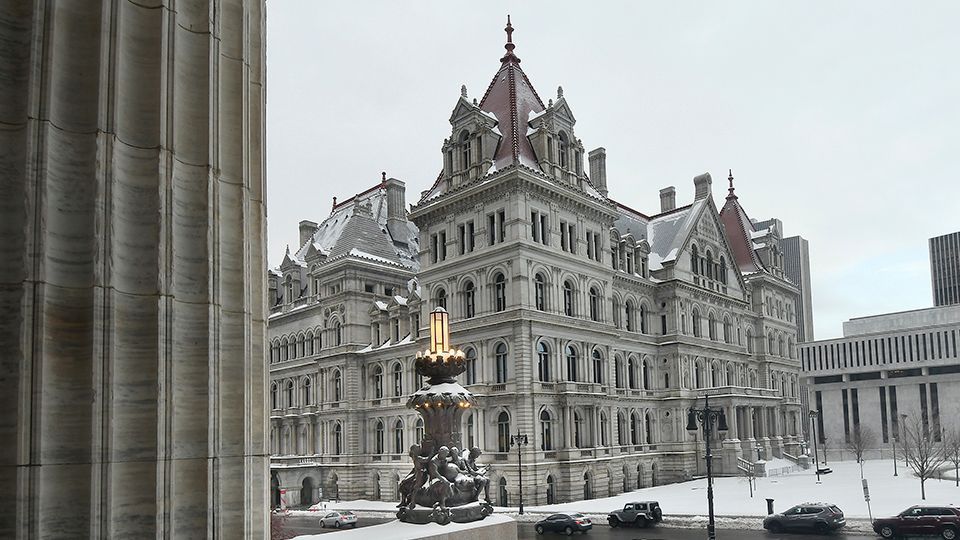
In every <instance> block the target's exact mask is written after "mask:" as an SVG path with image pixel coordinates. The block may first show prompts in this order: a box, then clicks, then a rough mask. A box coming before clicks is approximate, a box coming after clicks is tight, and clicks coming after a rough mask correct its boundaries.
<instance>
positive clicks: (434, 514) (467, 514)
mask: <svg viewBox="0 0 960 540" xmlns="http://www.w3.org/2000/svg"><path fill="white" fill-rule="evenodd" d="M492 513H493V506H492V505H491V504H490V503H488V502H484V501H475V502H471V503H467V504H464V505H463V506H451V507H447V508H446V509H442V508H440V504H439V503H438V504H435V505H434V507H433V508H427V507H423V506H418V507H416V508H413V509H409V508H407V507H403V508H400V510H398V511H397V519H399V520H400V521H404V522H407V523H419V524H425V523H439V524H440V525H446V524H447V523H450V522H451V521H452V522H454V523H469V522H471V521H477V520H481V519H483V518H485V517H487V516H489V515H490V514H492Z"/></svg>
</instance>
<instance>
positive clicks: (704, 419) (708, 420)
mask: <svg viewBox="0 0 960 540" xmlns="http://www.w3.org/2000/svg"><path fill="white" fill-rule="evenodd" d="M697 422H699V423H700V425H702V426H703V432H704V437H703V439H704V441H705V442H706V446H707V447H706V451H707V511H708V513H709V516H708V517H709V521H708V522H707V538H708V540H716V538H717V535H716V531H715V529H714V523H713V454H712V453H711V452H710V434H711V433H712V431H713V423H714V422H716V423H717V431H718V432H720V431H723V432H726V431H727V415H726V414H724V412H723V409H722V408H717V409H711V408H710V396H705V397H704V403H703V408H702V409H697V408H695V407H690V409H689V410H688V411H687V431H690V432H696V431H697V430H698V429H699V428H698V426H697Z"/></svg>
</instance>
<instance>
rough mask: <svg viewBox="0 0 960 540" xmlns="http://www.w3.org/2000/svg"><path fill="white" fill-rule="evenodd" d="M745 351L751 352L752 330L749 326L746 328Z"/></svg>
mask: <svg viewBox="0 0 960 540" xmlns="http://www.w3.org/2000/svg"><path fill="white" fill-rule="evenodd" d="M747 352H748V353H752V352H753V332H751V331H750V329H749V328H747Z"/></svg>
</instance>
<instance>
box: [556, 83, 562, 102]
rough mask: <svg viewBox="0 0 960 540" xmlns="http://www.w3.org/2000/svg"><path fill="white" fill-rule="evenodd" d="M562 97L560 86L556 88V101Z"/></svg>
mask: <svg viewBox="0 0 960 540" xmlns="http://www.w3.org/2000/svg"><path fill="white" fill-rule="evenodd" d="M562 97H563V87H562V86H558V87H557V99H560V98H562Z"/></svg>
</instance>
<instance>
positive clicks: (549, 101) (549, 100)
mask: <svg viewBox="0 0 960 540" xmlns="http://www.w3.org/2000/svg"><path fill="white" fill-rule="evenodd" d="M550 107H553V100H552V99H548V100H547V108H548V109H549V108H550Z"/></svg>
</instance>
